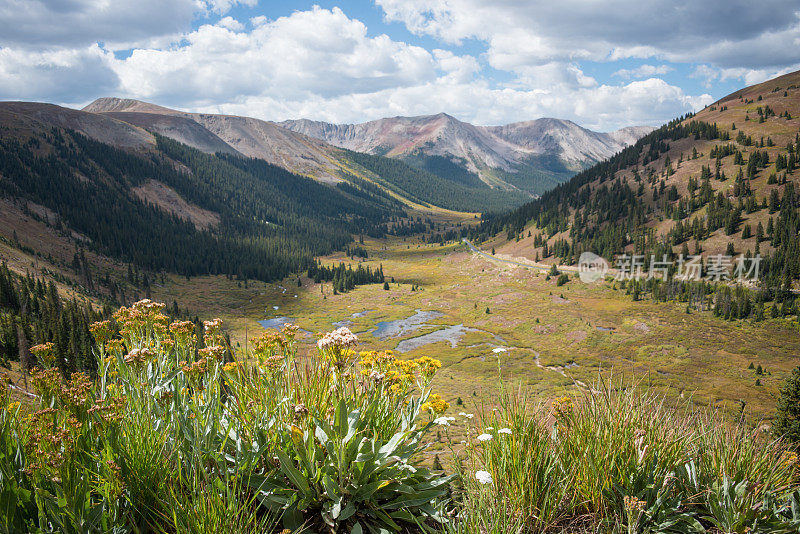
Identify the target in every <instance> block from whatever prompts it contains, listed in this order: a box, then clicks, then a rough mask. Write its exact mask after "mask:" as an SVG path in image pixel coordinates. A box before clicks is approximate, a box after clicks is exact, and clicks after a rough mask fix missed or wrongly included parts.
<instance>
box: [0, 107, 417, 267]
mask: <svg viewBox="0 0 800 534" xmlns="http://www.w3.org/2000/svg"><path fill="white" fill-rule="evenodd" d="M9 108H11V109H15V107H14V106H2V107H0V109H4V110H6V112H5V115H4V116H9V115H10V114H11V111H8V110H9ZM80 113H82V112H75V114H76V116H77V117H78V118H79V119H81V120H82V121H83V122H81V120H78V121H77V122H78V123H79V125H80V126H82V127H84V128H85V127H86V125H87V122H86V121H89V123H90V124H89V125H90V126H91V127H92V128H93V129H92V130H91V131H93V132H94V133H97V132H105V131H106V130H102V129H101V128H98V127H95V125H96V124H100V126H107V125H109V124H110V125H111V126H113V127H115V128H118V129H117V130H114V131H117V132H119V131H123V132H125V131H129V130H126V128H127V129H130V135H129V139H139V137H137V136H142V137H141V143H142V144H143V146H145V147H146V148H145V149H142V148H141V147H139V148H140V150H126V149H122V148H117V147H115V146H112V145H109V144H106V143H101V142H99V141H97V140H95V139H92V138H89V137H86V136H84V135H82V134H80V133H78V132H76V131H75V130H71V129H61V128H55V127H53V126H52V122H48V123H41V124H36V123H34V122H33V121H32V120H22V121H17V122H16V124H15V125H13V126H10V125H8V124H9V123H8V122H4V126H3V129H2V131H0V134H1V135H0V196H2V198H3V199H5V200H6V201H9V202H11V203H12V204H13V205H16V206H21V207H22V209H23V211H25V212H29V213H38V214H39V218H40V220H43V221H44V222H45V223H46V224H47V225H48V226H51V227H53V228H56V229H60V230H62V231H66V233H67V235H69V234H70V233H71V234H72V236H74V237H72V238H71V240H73V241H74V246H75V248H76V249H77V248H78V247H86V248H88V249H90V250H92V251H94V252H96V253H99V254H103V255H105V256H108V257H111V258H115V259H118V260H121V261H124V262H126V263H132V264H134V265H136V266H138V267H140V268H143V269H148V270H150V271H155V272H158V271H162V272H163V271H168V272H176V273H180V274H184V275H186V276H195V275H200V274H227V275H229V276H237V277H241V278H256V279H261V280H272V279H276V278H283V277H285V276H286V275H288V274H290V273H293V272H297V271H299V270H302V269H305V268H307V267H308V266H309V265H311V263H312V261H313V258H314V257H315V256H319V255H321V254H326V253H329V252H331V251H333V250H337V249H341V248H342V247H344V246H345V245H346V244H347V243H349V242H350V241H352V236H353V235H358V234H371V235H376V236H378V235H384V234H386V233H387V232H390V231H392V229H391V228H390V226H396V222H397V221H399V220H401V218H404V217H405V216H406V214H405V212H404V211H403V205H402V204H401V203H400V202H399V201H397V200H395V199H393V198H391V197H389V196H388V195H386V193H384V192H383V191H381V190H380V189H377V188H369V187H367V186H361V187H359V186H357V185H352V184H346V183H340V184H338V185H336V186H332V185H328V184H324V183H320V182H317V181H315V180H312V179H310V178H306V177H303V176H299V175H296V174H292V173H289V172H288V171H286V170H284V169H282V168H280V167H277V166H274V165H270V164H269V163H266V162H265V161H263V160H259V159H251V158H242V157H241V156H239V155H233V154H219V155H211V154H206V153H203V152H201V151H199V150H197V149H194V148H191V147H188V146H186V145H183V144H180V143H178V142H176V141H173V140H171V139H168V138H166V137H161V136H159V135H157V134H155V135H152V134H146V133H143V132H142V131H140V130H138V129H131V127H130V126H129V125H128V124H126V123H121V124H122V126H121V127H120V125H119V124H117V122H118V121H116V120H115V119H113V118H110V117H106V116H102V115H99V116H98V115H92V114H86V113H83V114H82V115H81V114H80ZM71 124H74V123H71ZM115 139H116V140H118V139H117V138H115ZM151 143H152V144H151ZM54 192H58V194H54ZM11 228H12V224H11V221H10V220H9V221H5V222H4V224H3V229H4V231H3V232H2V237H4V238H5V239H8V240H9V241H10V240H12V238H13V240H14V241H17V240H19V241H22V242H31V240H32V237H33V236H31V235H26V234H25V233H21V234H20V235H18V234H17V233H16V230H15V233H14V235H13V236H12V235H10V234H11ZM156 244H157V245H156ZM35 251H36V252H38V253H43V254H46V253H47V252H48V251H47V250H42V249H36V250H35Z"/></svg>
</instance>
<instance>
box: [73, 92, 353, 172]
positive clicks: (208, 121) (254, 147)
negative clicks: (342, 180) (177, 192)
mask: <svg viewBox="0 0 800 534" xmlns="http://www.w3.org/2000/svg"><path fill="white" fill-rule="evenodd" d="M83 111H86V112H90V113H93V114H98V115H105V116H111V117H114V118H116V119H119V120H122V121H125V122H128V123H131V124H136V125H137V126H141V127H142V128H147V129H152V130H153V131H156V132H158V133H160V134H162V135H165V136H167V137H170V138H172V139H175V140H176V141H180V142H181V143H185V144H188V145H190V146H193V147H195V148H197V149H199V150H203V151H205V152H230V153H239V154H242V155H244V156H248V157H253V158H260V159H263V160H265V161H268V162H269V163H272V164H273V165H278V166H280V167H283V168H285V169H288V170H290V171H292V172H296V173H299V174H305V175H309V176H312V177H314V178H317V179H319V180H323V181H337V180H338V172H337V171H338V166H337V165H336V161H337V160H338V158H339V155H338V151H337V150H336V148H335V147H333V146H331V145H329V144H327V143H325V142H323V141H320V140H318V139H314V138H310V137H307V136H305V135H303V134H300V133H297V132H293V131H291V130H287V129H286V128H282V127H280V126H279V125H277V124H275V123H274V122H269V121H262V120H259V119H253V118H250V117H239V116H235V115H214V114H208V113H187V112H183V111H178V110H174V109H169V108H165V107H161V106H157V105H155V104H150V103H147V102H141V101H139V100H131V99H121V98H99V99H97V100H95V101H94V102H92V103H91V104H89V105H88V106H86V107H85V108H83Z"/></svg>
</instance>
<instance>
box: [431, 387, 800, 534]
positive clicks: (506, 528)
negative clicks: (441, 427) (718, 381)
mask: <svg viewBox="0 0 800 534" xmlns="http://www.w3.org/2000/svg"><path fill="white" fill-rule="evenodd" d="M466 422H467V424H469V425H470V430H469V432H468V435H467V442H466V444H465V447H464V448H463V450H462V451H459V452H457V453H455V454H456V461H455V462H454V465H455V466H456V470H457V471H458V473H459V474H460V476H461V479H462V480H463V483H464V490H463V495H462V496H460V498H459V501H460V509H459V513H458V515H457V516H456V519H455V521H454V522H452V523H451V524H450V525H448V526H447V527H446V531H447V532H466V531H473V532H487V533H488V532H597V531H599V532H627V533H639V532H737V533H738V532H742V533H744V532H798V530H799V529H800V493H798V489H800V484H798V482H799V480H798V464H797V456H796V455H795V454H794V453H792V452H791V451H790V450H789V449H788V448H787V447H786V445H785V444H783V443H781V442H780V441H776V440H771V439H769V438H768V437H767V436H765V435H764V434H763V433H761V432H759V431H758V430H749V429H745V428H744V427H743V426H741V425H735V424H730V423H728V422H726V421H722V420H720V419H718V418H717V417H716V416H712V415H709V414H706V413H696V412H693V411H691V410H689V409H688V407H687V408H686V409H685V410H683V411H681V410H676V409H675V408H673V407H667V406H666V405H665V404H664V399H663V398H662V397H660V396H658V395H656V394H654V393H652V392H649V391H647V390H644V389H640V388H637V387H628V388H626V387H622V384H620V383H617V384H613V385H612V384H609V383H602V382H601V383H598V384H597V385H596V386H595V387H594V388H593V389H592V390H591V391H588V392H586V393H584V394H583V395H581V396H578V397H576V398H570V397H562V398H559V399H555V400H554V401H552V402H551V403H549V404H534V403H532V402H531V400H530V399H529V398H527V397H526V395H525V394H524V393H523V392H521V391H517V392H510V393H508V392H506V391H502V390H501V394H500V397H499V402H498V406H497V407H495V408H493V409H487V410H483V411H482V412H481V413H479V414H477V416H476V417H475V419H473V420H469V419H467V420H466ZM484 472H485V473H484ZM486 474H488V476H487V475H486Z"/></svg>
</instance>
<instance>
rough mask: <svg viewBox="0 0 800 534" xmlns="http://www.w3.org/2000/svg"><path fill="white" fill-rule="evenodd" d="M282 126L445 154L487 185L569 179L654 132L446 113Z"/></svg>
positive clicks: (371, 147) (367, 147) (414, 152)
mask: <svg viewBox="0 0 800 534" xmlns="http://www.w3.org/2000/svg"><path fill="white" fill-rule="evenodd" d="M280 125H281V126H284V127H285V128H288V129H291V130H293V131H295V132H299V133H302V134H305V135H307V136H309V137H315V138H318V139H323V140H325V141H327V142H328V143H331V144H333V145H336V146H340V147H343V148H348V149H351V150H357V151H359V152H367V153H370V154H380V155H386V156H389V157H412V158H419V157H420V156H421V157H426V156H444V157H446V158H448V159H450V160H451V161H452V162H454V163H456V164H458V165H460V166H462V167H464V168H465V169H467V170H469V171H471V172H473V173H477V174H479V175H480V176H481V178H482V179H484V181H486V182H487V183H492V181H493V180H492V178H495V179H496V178H498V177H502V174H500V175H499V176H498V173H497V172H496V171H500V172H501V173H517V172H520V171H524V170H526V169H527V170H530V169H531V168H532V169H533V170H547V171H551V172H556V173H561V174H564V175H569V174H571V173H573V172H575V171H578V170H581V169H583V168H585V167H587V166H588V165H590V164H593V163H596V162H598V161H601V160H603V159H605V158H607V157H609V156H611V155H613V154H615V153H616V152H619V151H620V150H622V149H623V148H624V147H626V146H628V145H630V144H632V143H634V142H636V140H637V139H638V138H639V137H641V136H642V135H644V134H646V133H648V132H650V131H651V130H652V128H649V127H641V126H640V127H629V128H624V129H622V130H618V131H616V132H610V133H600V132H593V131H591V130H587V129H585V128H582V127H580V126H578V125H577V124H575V123H573V122H570V121H564V120H559V119H549V118H545V119H537V120H533V121H525V122H517V123H513V124H507V125H505V126H475V125H472V124H469V123H466V122H462V121H459V120H458V119H456V118H454V117H451V116H450V115H447V114H445V113H440V114H438V115H429V116H420V117H394V118H387V119H380V120H376V121H370V122H365V123H362V124H330V123H326V122H319V121H311V120H308V119H300V120H292V121H284V122H281V123H280ZM545 159H546V160H547V164H545V163H544V162H543V160H545ZM501 179H502V178H501Z"/></svg>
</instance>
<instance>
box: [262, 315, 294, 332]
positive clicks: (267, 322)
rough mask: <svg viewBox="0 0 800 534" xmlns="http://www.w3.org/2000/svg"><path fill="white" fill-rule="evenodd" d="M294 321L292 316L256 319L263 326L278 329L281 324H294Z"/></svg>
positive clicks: (281, 326)
mask: <svg viewBox="0 0 800 534" xmlns="http://www.w3.org/2000/svg"><path fill="white" fill-rule="evenodd" d="M294 321H295V320H294V319H293V318H292V317H275V318H274V319H262V320H260V321H258V324H260V325H261V326H263V327H264V328H275V329H277V330H280V329H281V328H283V325H285V324H287V323H289V324H294Z"/></svg>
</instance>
